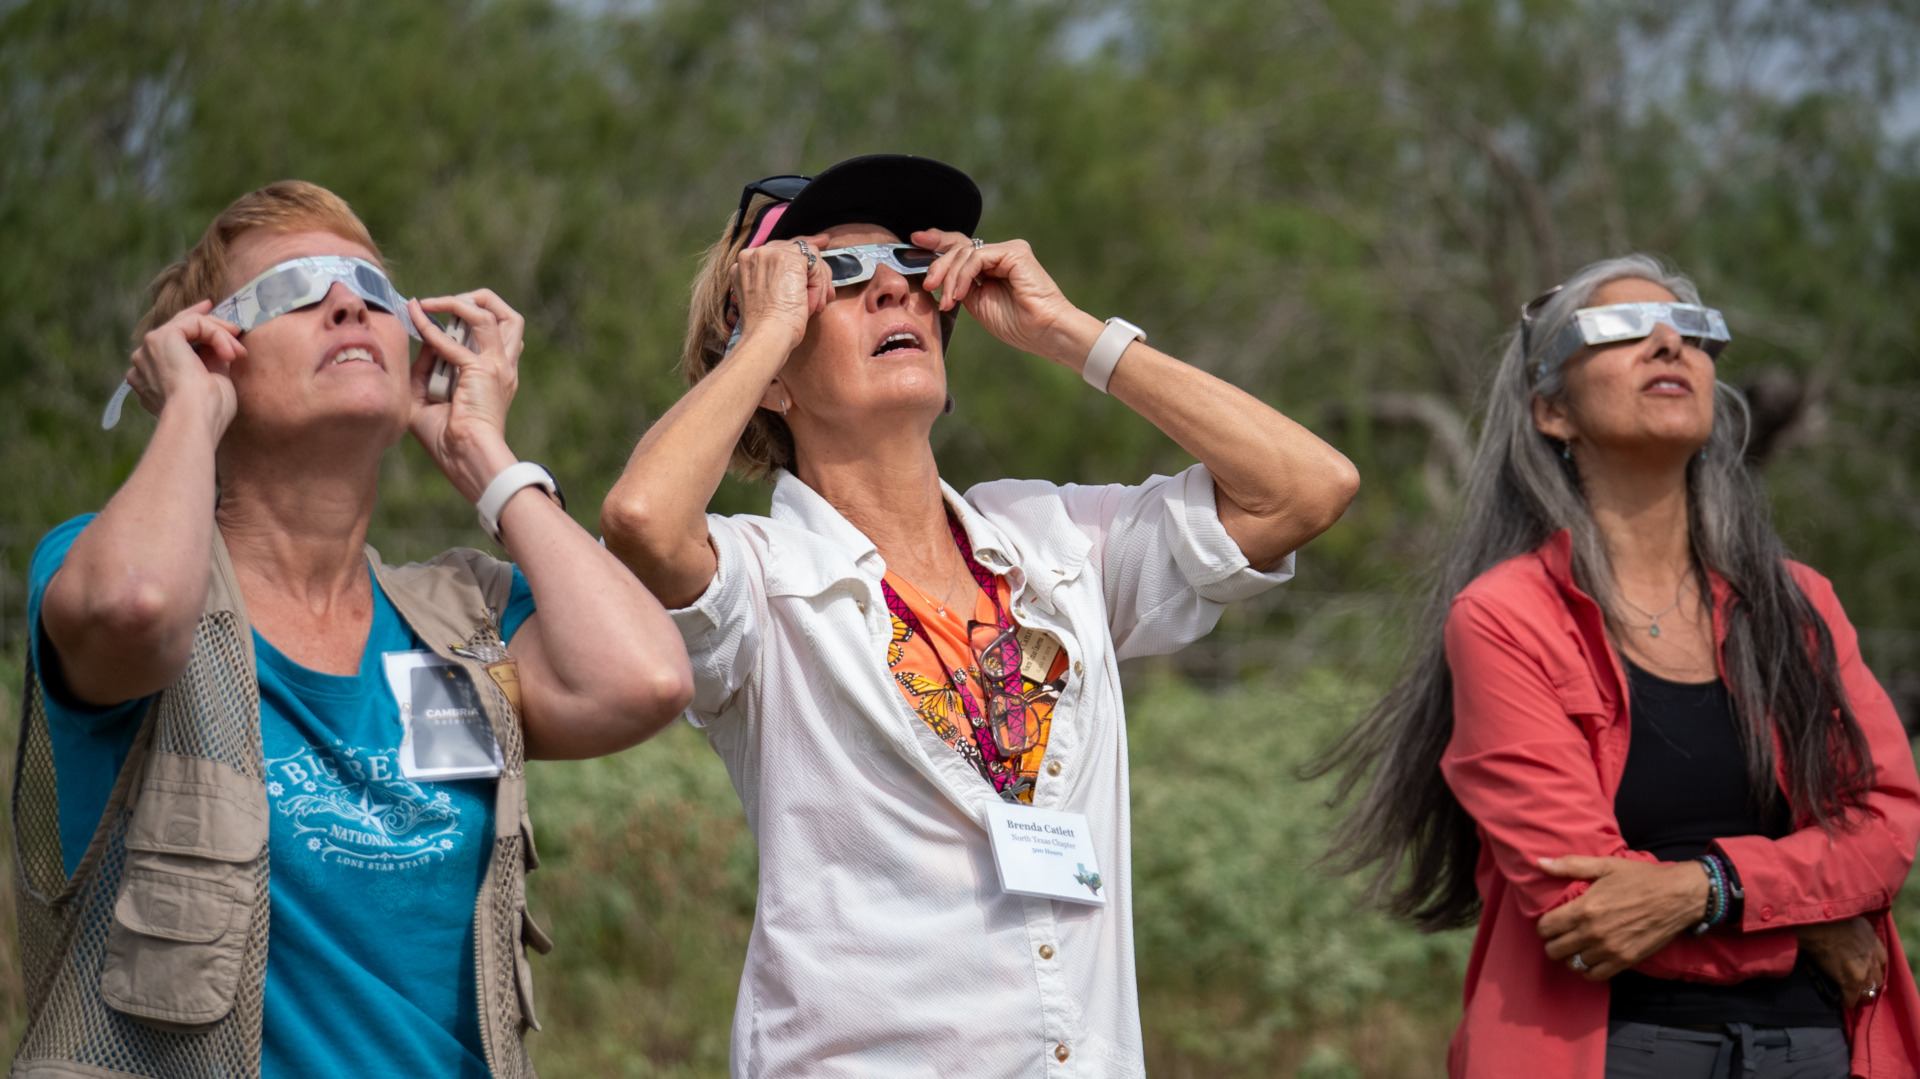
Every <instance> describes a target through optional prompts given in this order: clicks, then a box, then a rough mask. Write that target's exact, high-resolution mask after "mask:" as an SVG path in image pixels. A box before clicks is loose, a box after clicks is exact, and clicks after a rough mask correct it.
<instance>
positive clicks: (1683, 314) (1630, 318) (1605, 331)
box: [1537, 302, 1733, 378]
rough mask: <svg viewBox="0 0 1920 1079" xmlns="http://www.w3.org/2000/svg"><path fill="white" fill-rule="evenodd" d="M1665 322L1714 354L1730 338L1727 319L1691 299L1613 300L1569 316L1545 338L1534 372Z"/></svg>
mask: <svg viewBox="0 0 1920 1079" xmlns="http://www.w3.org/2000/svg"><path fill="white" fill-rule="evenodd" d="M1663 322H1664V323H1666V324H1667V325H1669V326H1672V327H1673V328H1674V329H1675V330H1677V331H1679V333H1680V336H1681V337H1683V338H1685V339H1686V341H1687V343H1688V344H1690V345H1693V346H1694V347H1696V348H1698V349H1700V350H1701V351H1702V352H1705V353H1706V354H1707V356H1708V357H1709V358H1718V357H1719V355H1720V351H1721V350H1722V349H1724V348H1726V347H1727V342H1729V341H1731V340H1733V335H1732V334H1729V333H1728V332H1727V320H1726V319H1725V318H1723V317H1722V316H1721V314H1720V312H1718V311H1716V310H1714V309H1713V308H1711V307H1702V306H1700V305H1699V304H1693V303H1651V302H1650V303H1615V304H1608V305H1607V306H1605V307H1582V308H1581V309H1579V310H1578V311H1575V312H1574V313H1573V320H1572V321H1571V322H1568V323H1567V325H1566V326H1565V327H1564V328H1563V329H1562V330H1561V331H1560V332H1559V333H1557V334H1555V335H1554V338H1553V340H1552V341H1550V342H1548V344H1547V347H1546V350H1545V351H1544V353H1543V354H1542V355H1541V357H1540V366H1539V368H1538V370H1537V374H1538V375H1539V376H1540V377H1543V378H1544V377H1545V376H1546V373H1547V372H1548V371H1550V370H1552V369H1553V368H1555V367H1558V366H1559V365H1560V364H1561V363H1562V362H1564V361H1565V360H1566V358H1567V357H1569V356H1571V355H1573V354H1574V353H1576V352H1578V351H1580V350H1581V349H1582V348H1583V347H1588V346H1592V345H1610V344H1614V343H1616V342H1620V341H1638V340H1640V339H1641V338H1643V337H1645V336H1647V335H1648V334H1650V333H1652V332H1653V328H1654V327H1655V326H1658V325H1659V324H1661V323H1663Z"/></svg>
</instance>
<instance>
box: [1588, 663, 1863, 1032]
mask: <svg viewBox="0 0 1920 1079" xmlns="http://www.w3.org/2000/svg"><path fill="white" fill-rule="evenodd" d="M1627 676H1628V683H1629V685H1630V686H1631V688H1632V708H1631V716H1632V723H1633V730H1632V740H1631V743H1630V745H1629V748H1628V752H1627V767H1626V771H1625V773H1624V774H1623V775H1622V776H1621V778H1620V790H1619V793H1617V794H1616V795H1614V800H1613V810H1614V815H1615V817H1616V818H1618V820H1619V822H1620V833H1621V835H1622V836H1623V837H1624V838H1625V839H1626V841H1627V846H1629V847H1632V848H1633V849H1635V850H1644V851H1648V852H1650V853H1652V854H1653V855H1655V856H1657V857H1658V858H1660V860H1662V861H1667V862H1677V861H1685V860H1687V859H1689V858H1697V857H1699V856H1700V855H1702V854H1705V853H1706V852H1707V847H1708V845H1709V844H1710V843H1712V842H1713V841H1714V840H1715V839H1718V838H1720V837H1722V836H1736V835H1763V836H1767V837H1769V838H1772V839H1778V838H1779V837H1781V836H1783V835H1786V834H1787V832H1788V831H1789V830H1791V827H1792V821H1791V818H1790V817H1789V815H1788V812H1787V809H1786V806H1785V805H1784V804H1783V800H1780V799H1776V800H1775V802H1774V803H1773V808H1772V809H1770V810H1768V811H1767V812H1765V813H1762V812H1761V811H1760V810H1759V809H1758V808H1756V807H1755V803H1754V799H1753V797H1752V794H1753V787H1752V784H1750V783H1749V782H1748V779H1747V764H1746V755H1745V752H1744V751H1743V750H1742V749H1741V747H1740V735H1739V730H1738V728H1737V727H1736V726H1735V723H1736V722H1737V719H1736V717H1735V715H1734V711H1733V699H1732V696H1731V695H1730V694H1729V693H1728V692H1727V687H1726V683H1724V682H1720V681H1713V682H1702V683H1681V682H1669V681H1667V680H1666V679H1664V678H1661V677H1659V676H1657V675H1654V674H1650V673H1648V672H1647V671H1643V670H1641V669H1640V668H1639V667H1636V666H1634V665H1633V664H1631V663H1628V664H1627ZM1714 931H1715V932H1727V930H1726V929H1718V930H1714ZM1612 986H1613V1003H1612V1008H1611V1012H1610V1015H1609V1018H1611V1019H1613V1020H1615V1021H1629V1022H1639V1023H1657V1024H1660V1025H1664V1026H1718V1025H1720V1024H1722V1023H1750V1024H1753V1025H1755V1026H1769V1027H1837V1026H1842V1025H1843V1015H1842V1012H1841V1006H1840V995H1839V991H1838V989H1837V988H1836V987H1835V986H1834V984H1833V982H1832V981H1831V980H1829V979H1828V978H1827V977H1826V975H1825V974H1823V973H1821V972H1820V970H1819V969H1818V968H1817V967H1815V966H1814V965H1813V963H1812V961H1811V960H1809V959H1807V958H1806V957H1805V956H1802V957H1801V959H1800V962H1799V964H1798V965H1797V966H1795V967H1794V969H1793V972H1792V973H1790V974H1788V975H1787V976H1786V977H1784V978H1749V979H1748V980H1746V981H1744V982H1737V983H1735V984H1733V985H1706V984H1702V983H1700V982H1683V981H1671V980H1668V979H1665V978H1650V977H1648V976H1646V975H1644V974H1640V973H1637V972H1635V971H1631V970H1629V971H1626V972H1624V973H1622V974H1619V975H1617V976H1615V977H1614V979H1613V981H1612Z"/></svg>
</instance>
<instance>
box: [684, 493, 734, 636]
mask: <svg viewBox="0 0 1920 1079" xmlns="http://www.w3.org/2000/svg"><path fill="white" fill-rule="evenodd" d="M707 536H708V538H709V539H710V541H711V542H712V543H713V558H714V569H713V580H711V581H708V582H707V590H706V591H705V592H702V593H700V596H699V598H697V599H695V600H694V601H693V602H692V603H690V604H688V605H686V606H685V607H675V608H672V609H670V610H668V611H667V617H669V618H671V619H673V624H674V625H675V626H677V627H678V628H679V630H680V638H681V640H683V641H685V642H686V644H687V648H688V649H689V650H692V649H694V648H697V647H699V646H700V645H701V644H703V643H705V642H707V641H708V640H709V639H710V638H712V636H713V635H714V633H715V631H716V630H718V629H720V628H721V627H722V626H725V625H726V624H727V623H728V621H729V620H731V619H734V618H738V617H739V612H740V611H741V609H742V608H743V607H744V606H745V604H746V602H747V578H746V574H744V573H742V572H741V563H742V559H744V558H745V557H746V552H745V550H744V549H743V545H742V542H741V539H740V537H739V536H737V535H735V534H734V531H733V522H731V521H729V520H727V519H726V518H725V517H721V516H719V515H717V514H711V513H710V514H708V515H707Z"/></svg>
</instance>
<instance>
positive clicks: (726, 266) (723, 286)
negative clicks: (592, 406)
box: [680, 195, 957, 480]
mask: <svg viewBox="0 0 1920 1079" xmlns="http://www.w3.org/2000/svg"><path fill="white" fill-rule="evenodd" d="M773 201H774V200H773V199H771V198H768V197H767V196H765V195H755V196H754V197H753V201H752V202H751V203H749V204H748V205H747V209H746V212H745V214H744V218H745V220H747V221H752V220H754V219H755V218H756V217H758V216H759V214H760V211H761V209H762V208H764V207H765V206H767V205H768V204H769V203H771V202H773ZM740 216H743V215H729V216H728V218H727V227H726V230H725V231H724V232H722V233H721V234H720V239H719V240H718V241H717V242H716V243H715V244H714V245H713V246H712V247H709V248H707V253H706V255H705V256H704V257H703V258H702V259H701V261H700V269H699V270H698V271H697V272H696V273H695V274H694V276H693V301H692V305H691V307H690V309H689V310H688V312H687V337H686V341H685V342H684V343H683V344H682V345H681V346H680V377H682V378H684V379H686V382H687V385H689V386H692V385H694V384H695V383H697V382H699V381H700V380H701V379H703V378H705V377H707V376H708V375H709V374H711V373H712V372H713V369H714V368H715V367H717V366H719V364H720V361H721V360H722V359H724V358H725V357H726V354H727V338H728V337H730V336H732V334H733V327H731V326H729V325H728V324H727V291H728V285H729V283H730V279H731V277H732V274H733V264H734V262H735V261H736V260H738V259H739V257H740V252H741V251H742V250H743V249H745V248H746V246H747V241H748V240H749V239H750V238H751V237H749V236H746V235H744V234H743V235H740V236H738V237H734V227H735V223H736V218H738V217H740ZM742 232H743V233H744V232H745V230H742ZM729 237H734V238H733V239H732V240H731V241H729ZM901 239H902V241H903V242H904V240H905V237H902V238H901ZM956 318H957V312H955V311H943V312H941V313H940V342H941V344H942V346H943V347H944V346H945V344H946V343H947V342H948V341H950V340H952V339H953V326H954V321H955V319H956ZM797 460H798V455H797V454H796V453H795V451H794V447H793V431H792V430H791V429H790V428H788V427H787V421H786V420H785V419H784V418H782V417H781V415H780V414H779V413H777V412H769V411H768V410H766V409H764V408H759V409H755V410H754V413H753V418H752V419H750V420H748V421H747V428H746V430H744V431H742V432H740V441H738V442H736V443H735V444H734V447H733V462H732V467H733V471H734V473H735V474H736V475H738V476H740V477H741V478H742V479H748V480H765V479H771V478H772V476H773V473H774V470H775V469H780V468H784V469H786V470H787V471H789V472H791V471H793V467H794V463H795V461H797Z"/></svg>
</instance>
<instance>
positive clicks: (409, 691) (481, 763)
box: [380, 651, 501, 780]
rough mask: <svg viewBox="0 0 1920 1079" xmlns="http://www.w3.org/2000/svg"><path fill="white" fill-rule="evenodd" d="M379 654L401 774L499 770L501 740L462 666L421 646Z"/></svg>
mask: <svg viewBox="0 0 1920 1079" xmlns="http://www.w3.org/2000/svg"><path fill="white" fill-rule="evenodd" d="M380 658H381V660H382V661H383V662H384V664H385V666H386V670H387V685H389V686H391V687H392V688H393V699H394V701H395V702H396V703H398V704H399V705H400V729H401V731H402V734H401V739H400V774H401V775H403V776H406V777H407V778H408V779H429V780H431V779H482V778H486V777H490V776H497V775H499V774H500V766H501V760H500V743H499V742H497V741H495V740H494V737H493V727H492V725H491V724H489V723H488V722H487V713H486V712H485V711H484V710H482V709H481V707H480V692H479V689H478V687H476V686H475V685H474V684H473V679H472V678H471V677H469V676H468V674H467V669H466V668H465V667H462V666H460V665H459V664H457V663H449V662H448V661H446V660H444V659H441V658H440V657H439V656H436V655H434V654H433V653H432V652H425V651H421V652H388V653H386V654H385V655H383V656H381V657H380Z"/></svg>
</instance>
